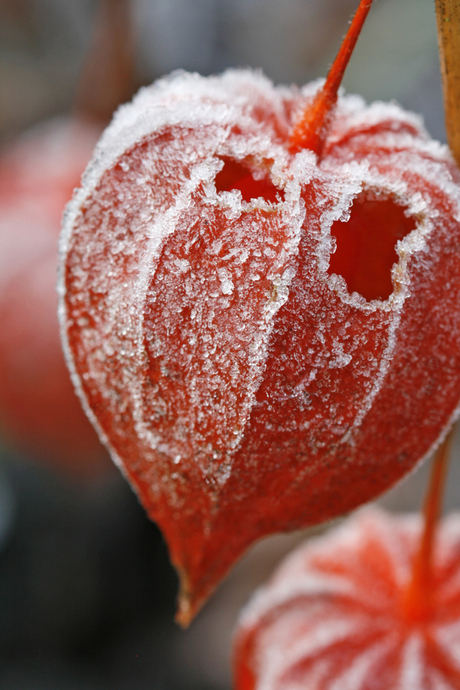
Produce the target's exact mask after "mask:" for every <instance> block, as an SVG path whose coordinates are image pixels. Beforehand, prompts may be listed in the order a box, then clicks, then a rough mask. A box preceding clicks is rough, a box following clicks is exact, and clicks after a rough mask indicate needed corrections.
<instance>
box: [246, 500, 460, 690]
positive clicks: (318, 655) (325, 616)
mask: <svg viewBox="0 0 460 690" xmlns="http://www.w3.org/2000/svg"><path fill="white" fill-rule="evenodd" d="M420 533H421V518H420V516H404V517H394V516H389V515H385V514H384V513H383V512H381V511H378V510H375V509H365V510H362V511H360V513H358V514H357V515H355V516H354V517H353V518H352V519H350V520H348V521H347V522H346V523H344V524H343V525H342V526H340V527H339V528H338V529H335V530H331V531H330V532H329V534H327V535H326V536H323V537H318V538H314V539H312V540H310V542H307V544H305V545H303V546H301V547H300V548H298V549H297V550H296V551H295V552H294V553H293V554H291V555H290V556H289V557H288V558H287V559H286V560H285V561H284V563H283V564H282V565H281V566H280V568H279V569H278V571H277V572H276V573H275V575H274V576H273V578H272V580H271V581H269V582H268V584H267V585H266V586H265V587H263V588H262V589H260V590H259V591H258V592H257V593H256V595H255V596H254V597H253V599H252V601H251V602H250V603H249V605H248V606H247V607H246V609H245V610H244V611H243V613H242V614H241V616H240V620H239V627H238V630H237V635H236V643H237V647H238V646H239V645H240V644H242V643H243V644H244V643H245V641H246V640H248V639H249V640H251V641H252V642H251V645H250V647H249V648H250V649H251V652H250V654H251V657H250V658H249V659H248V658H245V662H246V663H249V665H250V666H252V668H253V669H254V672H255V676H256V685H255V687H256V690H281V689H283V690H301V688H306V687H308V688H309V690H317V688H320V687H323V683H324V681H325V678H326V677H327V679H328V680H327V688H331V690H360V688H368V687H376V688H378V689H379V690H380V688H382V689H383V688H388V687H391V688H395V690H396V689H397V690H424V689H425V688H426V687H428V686H427V685H426V682H427V678H428V679H430V684H429V687H430V688H432V689H433V690H455V688H456V687H457V684H458V677H459V676H460V626H459V624H458V616H457V611H458V596H459V591H460V582H459V581H458V574H459V573H460V561H459V553H460V551H459V547H460V514H454V515H451V516H449V517H448V518H447V519H446V520H445V521H444V522H443V523H442V524H441V525H440V527H439V532H438V539H437V542H436V550H435V556H434V558H435V560H434V564H435V565H434V567H435V572H437V573H438V575H437V577H438V579H437V580H436V581H437V582H438V590H437V591H436V592H435V596H436V601H438V602H439V603H438V605H437V607H436V609H435V610H434V611H433V615H432V616H431V617H429V618H428V619H427V620H426V621H424V622H422V623H420V624H417V623H414V624H413V626H412V627H411V628H408V627H407V624H406V622H405V621H404V616H403V613H402V611H401V608H400V607H401V602H402V601H403V596H404V591H405V588H406V587H407V586H408V585H409V583H410V581H411V575H412V565H413V558H414V556H415V554H416V553H417V550H418V547H419V539H420ZM334 571H339V572H340V576H332V577H331V572H334ZM442 573H448V576H447V581H446V580H445V578H446V576H445V575H444V578H443V577H442V576H441V577H440V575H441V574H442ZM452 576H454V577H455V578H456V579H457V587H456V588H454V587H449V585H448V582H449V581H451V579H452ZM321 578H324V587H321ZM334 580H335V584H336V588H335V590H334ZM307 582H311V585H312V586H311V587H308V586H307V587H305V586H304V584H302V583H307ZM347 584H348V589H347ZM289 591H291V592H292V594H291V596H290V595H289ZM302 591H303V594H302ZM453 619H454V620H453ZM341 642H342V644H340V643H341ZM433 645H434V650H433ZM436 645H439V650H436ZM430 646H431V649H432V650H433V651H432V653H431V655H430V654H427V650H428V649H429V648H430ZM246 649H248V647H246ZM438 656H441V658H446V659H447V660H448V663H449V665H450V666H451V668H452V669H453V672H454V673H457V674H458V675H457V676H456V679H455V682H453V683H452V682H451V681H450V680H449V675H448V673H447V674H446V671H445V670H444V668H443V666H442V665H441V666H440V667H438V666H436V665H435V664H436V662H434V663H433V661H432V659H433V658H434V659H436V658H437V657H438ZM344 662H345V663H344Z"/></svg>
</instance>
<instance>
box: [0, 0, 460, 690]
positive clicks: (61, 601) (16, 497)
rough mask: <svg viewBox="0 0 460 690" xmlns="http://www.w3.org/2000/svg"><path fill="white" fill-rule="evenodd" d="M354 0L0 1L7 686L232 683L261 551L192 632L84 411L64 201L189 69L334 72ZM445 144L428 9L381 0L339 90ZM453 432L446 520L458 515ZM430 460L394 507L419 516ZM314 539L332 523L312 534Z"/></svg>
mask: <svg viewBox="0 0 460 690" xmlns="http://www.w3.org/2000/svg"><path fill="white" fill-rule="evenodd" d="M356 5H357V0H283V2H279V0H132V1H131V2H128V0H126V1H124V0H102V2H97V1H96V0H0V146H1V150H0V324H1V326H0V690H19V689H21V690H38V689H40V690H42V689H43V690H55V689H56V690H73V689H79V690H109V688H110V690H125V689H126V690H128V688H129V690H144V689H147V688H148V689H149V690H153V689H156V688H158V689H161V690H163V689H164V690H169V689H171V690H173V689H174V690H175V689H177V690H199V689H200V690H228V689H229V688H230V684H231V681H230V666H229V652H230V640H231V633H232V629H233V627H234V624H235V620H236V618H237V615H238V611H239V610H240V608H241V606H242V605H243V604H244V602H245V601H246V600H247V598H248V597H249V595H250V594H251V593H252V592H253V590H254V589H255V587H256V586H257V585H258V584H259V583H261V582H262V581H263V580H265V579H266V578H267V577H268V575H269V574H270V572H271V570H272V569H273V567H274V565H275V564H276V563H277V561H278V560H279V559H280V558H281V557H282V555H283V554H284V553H286V552H287V551H288V550H290V549H291V548H292V547H293V546H294V545H295V544H296V543H298V542H299V541H300V540H301V539H303V538H305V536H307V533H303V534H299V533H296V534H293V535H284V536H276V537H273V538H271V539H268V540H265V541H264V542H261V543H260V544H258V545H256V547H254V549H253V550H252V551H251V552H250V553H249V554H248V555H247V556H246V557H245V558H244V559H243V560H242V561H241V562H240V563H239V564H238V565H237V566H236V568H235V569H234V571H233V572H232V574H231V575H230V576H229V577H228V579H227V580H226V582H225V583H224V584H223V585H222V586H221V588H220V589H219V590H218V592H217V593H216V595H215V596H214V597H213V599H212V600H211V601H210V602H209V603H208V605H207V606H206V607H205V609H204V610H203V611H202V613H201V614H200V615H199V616H198V618H197V620H196V621H195V622H194V623H193V624H192V626H191V627H190V629H189V630H187V631H186V632H183V631H180V630H179V629H178V628H177V627H176V626H175V624H174V623H173V620H172V618H173V613H174V606H175V596H176V588H177V580H176V576H175V574H174V572H173V570H172V568H171V566H170V565H169V562H168V558H167V552H166V548H165V546H164V543H163V541H162V538H161V535H160V534H159V532H158V530H157V529H156V527H155V525H153V524H152V523H150V522H149V521H148V520H147V519H146V518H145V516H144V514H143V511H142V509H141V508H140V507H139V505H138V503H137V500H136V498H135V496H134V494H133V493H132V492H131V490H130V488H129V487H128V485H127V484H126V482H125V481H124V480H123V479H122V477H121V475H120V474H119V473H118V471H117V470H116V469H115V468H114V467H113V466H112V464H111V462H110V460H109V459H108V458H107V455H106V454H105V451H104V450H103V449H102V447H101V446H100V444H99V441H98V440H97V438H96V436H95V434H94V432H93V431H92V429H91V428H90V426H89V424H88V423H87V422H86V419H85V417H84V416H83V413H82V412H81V410H80V409H79V403H78V401H77V400H76V398H75V397H74V394H73V390H72V387H71V384H70V383H69V380H68V376H67V372H66V369H65V365H64V363H63V359H62V355H61V354H60V346H59V337H58V326H57V319H56V316H55V313H56V296H55V290H54V284H55V278H56V247H57V239H58V234H59V226H60V217H61V215H62V210H63V207H64V205H65V203H66V201H67V200H68V198H69V197H70V195H71V191H72V189H73V188H74V187H75V186H76V185H78V181H79V178H80V175H81V172H82V171H83V169H84V167H85V165H86V162H87V160H88V159H89V157H90V155H91V150H92V147H93V145H94V143H95V141H96V140H97V137H98V135H99V133H100V131H101V129H102V128H103V126H104V125H105V124H106V123H107V122H108V120H109V119H110V114H111V112H112V111H113V110H114V109H115V108H116V106H117V105H118V103H120V102H123V101H125V100H127V99H129V98H130V97H131V95H132V94H133V93H134V92H135V91H136V90H137V88H138V87H139V86H141V85H142V84H147V83H150V82H151V81H152V80H154V79H156V78H157V77H159V76H161V75H163V74H165V73H168V72H170V71H171V70H174V69H178V68H183V69H186V70H196V71H199V72H201V73H203V74H211V73H215V72H220V71H222V70H224V69H226V68H227V67H230V66H252V67H257V68H261V69H262V70H263V71H264V72H265V73H266V74H267V75H268V76H269V77H270V78H272V79H273V80H274V81H275V82H283V83H292V82H296V83H298V84H302V83H305V82H307V81H308V80H310V79H313V78H316V77H318V76H324V75H325V73H326V71H327V68H328V66H329V65H330V63H331V61H332V59H333V57H334V55H335V53H336V51H337V49H338V46H339V44H340V40H341V38H342V36H343V35H344V33H345V30H346V27H347V22H348V20H349V18H350V16H351V14H352V13H353V11H354V9H355V8H356ZM344 85H345V88H346V89H347V90H348V91H349V92H358V93H361V94H362V95H363V96H364V97H365V98H366V99H367V100H375V99H382V100H391V99H395V100H397V101H399V102H400V103H401V104H402V105H403V106H404V107H406V108H408V109H411V110H415V111H417V112H420V113H422V115H423V117H424V120H425V124H426V127H427V129H428V130H429V132H430V133H431V134H432V135H433V136H434V137H435V138H437V139H440V140H441V141H445V131H444V123H443V110H442V96H441V84H440V76H439V66H438V57H437V39H436V22H435V13H434V3H433V0H417V3H414V2H413V0H375V4H374V7H373V9H372V11H371V13H370V15H369V18H368V21H367V24H366V26H365V29H364V32H363V35H362V37H361V39H360V41H359V43H358V46H357V48H356V51H355V54H354V56H353V59H352V62H351V64H350V66H349V69H348V71H347V74H346V77H345V84H344ZM459 453H460V448H459V440H458V437H457V440H456V443H455V444H454V454H453V455H454V458H453V462H452V467H451V481H449V483H448V490H447V496H446V508H447V509H454V508H456V507H457V506H458V504H459V502H460V490H459V489H458V487H460V482H459V479H460V468H459V462H458V456H459ZM427 473H428V465H425V466H424V467H422V468H421V469H419V470H418V471H417V472H415V473H414V474H413V475H412V476H411V477H409V478H408V479H406V480H405V481H404V482H403V483H402V484H401V485H400V486H398V487H397V488H396V489H394V490H393V491H391V492H390V493H389V494H388V495H387V496H385V497H384V498H383V499H382V501H381V502H382V503H383V504H384V505H386V506H387V507H389V508H391V509H393V510H414V509H416V508H417V507H418V505H419V503H420V501H421V497H422V495H423V491H424V486H425V483H426V477H427ZM317 531H318V530H317Z"/></svg>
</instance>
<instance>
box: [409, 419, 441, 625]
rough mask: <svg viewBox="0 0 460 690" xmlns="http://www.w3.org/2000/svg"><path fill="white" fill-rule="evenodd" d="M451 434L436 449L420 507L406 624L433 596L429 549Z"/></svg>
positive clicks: (418, 616) (418, 615)
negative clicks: (420, 524)
mask: <svg viewBox="0 0 460 690" xmlns="http://www.w3.org/2000/svg"><path fill="white" fill-rule="evenodd" d="M451 438H452V431H451V432H449V434H448V435H447V437H446V439H445V440H444V441H443V443H442V444H441V445H440V446H439V448H438V450H437V451H436V455H435V458H434V460H433V467H432V470H431V477H430V483H429V485H428V491H427V495H426V498H425V504H424V508H423V516H424V525H423V531H422V536H421V540H420V546H419V549H418V553H417V554H416V557H415V559H414V565H413V569H412V578H411V581H410V583H409V587H408V589H407V592H406V598H405V602H404V604H405V613H406V619H407V621H408V622H409V623H411V622H412V623H413V622H416V621H419V620H420V619H421V618H423V617H424V616H425V614H426V613H427V611H428V610H429V607H430V606H431V600H432V593H433V550H434V546H435V542H436V529H437V523H438V518H439V515H440V512H441V506H442V497H443V492H444V485H445V479H446V474H447V466H448V462H449V454H450V443H451Z"/></svg>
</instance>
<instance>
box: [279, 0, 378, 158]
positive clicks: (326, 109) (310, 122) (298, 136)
mask: <svg viewBox="0 0 460 690" xmlns="http://www.w3.org/2000/svg"><path fill="white" fill-rule="evenodd" d="M371 5H372V0H361V2H360V3H359V7H358V9H357V10H356V14H355V16H354V17H353V20H352V22H351V25H350V28H349V29H348V32H347V35H346V36H345V38H344V40H343V43H342V45H341V47H340V50H339V52H338V53H337V57H336V58H335V60H334V62H333V64H332V67H331V69H330V70H329V73H328V75H327V78H326V81H325V83H324V86H323V88H322V89H320V91H319V92H318V93H317V94H316V96H315V98H314V100H313V102H312V103H310V104H309V106H308V107H307V108H306V110H305V111H304V113H303V115H302V118H301V119H300V120H299V122H297V124H296V125H295V127H294V130H293V132H292V134H291V137H290V142H289V147H290V149H291V151H292V152H293V153H295V152H297V151H300V150H301V149H310V150H311V151H314V152H315V153H316V154H317V155H318V156H321V153H322V150H323V147H324V142H325V140H326V137H327V134H328V131H329V126H330V123H331V120H332V116H333V114H334V110H335V105H336V102H337V95H338V90H339V87H340V84H341V83H342V79H343V75H344V73H345V70H346V68H347V65H348V62H349V61H350V58H351V55H352V53H353V49H354V47H355V45H356V41H357V40H358V37H359V34H360V32H361V29H362V27H363V24H364V21H365V19H366V17H367V14H368V12H369V10H370V8H371Z"/></svg>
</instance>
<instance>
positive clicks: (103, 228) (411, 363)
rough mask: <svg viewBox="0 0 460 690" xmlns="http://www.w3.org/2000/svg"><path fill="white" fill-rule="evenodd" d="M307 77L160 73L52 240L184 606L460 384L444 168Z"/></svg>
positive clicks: (340, 499)
mask: <svg viewBox="0 0 460 690" xmlns="http://www.w3.org/2000/svg"><path fill="white" fill-rule="evenodd" d="M369 7H370V3H369V1H368V0H362V2H361V3H360V6H359V9H358V12H357V14H356V16H355V18H354V20H353V22H352V25H351V27H350V29H349V32H348V34H347V37H346V38H345V41H344V44H343V46H342V48H341V50H340V52H339V54H338V56H337V59H336V61H335V62H334V64H333V66H332V68H331V70H330V72H329V75H328V77H327V79H326V81H325V82H324V83H320V82H315V83H313V84H309V85H307V86H306V87H304V88H303V89H301V90H298V89H296V88H286V87H274V86H273V85H272V84H271V82H270V81H269V80H268V79H266V78H265V77H263V76H262V75H261V74H260V73H254V72H251V71H249V70H230V71H228V72H226V73H224V74H223V75H222V76H219V77H209V78H203V77H200V76H198V75H196V74H186V73H183V72H180V73H175V74H173V75H172V76H171V77H169V78H165V79H162V80H160V81H158V82H157V83H155V84H154V85H152V86H151V87H149V88H147V89H143V90H142V91H141V92H140V93H139V95H138V96H137V97H136V98H135V99H134V101H133V103H132V104H130V105H127V106H125V107H124V108H122V109H121V110H120V111H119V112H118V113H117V115H116V116H115V118H114V120H113V122H112V124H111V125H110V126H109V128H108V129H107V130H106V132H105V133H104V135H103V137H102V139H101V141H100V143H99V145H98V147H97V148H96V152H95V155H94V158H93V161H92V163H91V164H90V166H89V167H88V169H87V171H86V174H85V177H84V181H83V186H82V188H81V189H80V190H79V191H78V192H77V193H76V194H75V196H74V198H73V200H72V202H71V203H70V205H69V207H68V209H67V213H66V218H65V223H64V231H63V235H62V240H61V257H62V264H61V279H60V294H61V305H60V315H61V323H62V332H63V338H64V346H65V350H66V354H67V359H68V363H69V366H70V369H71V372H72V376H73V380H74V382H75V384H76V386H77V389H78V391H79V394H80V396H81V399H82V401H83V404H84V406H85V409H86V410H87V412H88V414H89V415H90V418H91V419H92V421H93V422H94V423H95V425H96V427H97V429H98V431H99V433H100V436H101V438H102V439H103V440H104V442H105V443H106V445H107V447H108V448H109V449H110V451H111V453H112V456H113V458H114V460H115V462H117V464H118V465H119V466H120V467H121V468H122V470H123V472H124V473H125V475H126V476H127V478H128V479H129V481H130V482H131V484H132V486H133V487H134V488H135V490H136V491H137V493H138V495H139V497H140V500H141V502H142V503H143V505H144V507H145V509H146V510H147V512H148V513H149V515H150V517H151V518H152V519H153V520H155V521H156V522H157V523H158V525H159V526H160V528H161V529H162V531H163V533H164V535H165V537H166V540H167V542H168V545H169V549H170V554H171V559H172V561H173V563H174V565H175V566H176V568H177V570H178V572H179V574H180V578H181V594H180V600H179V613H178V619H179V621H180V622H181V623H182V624H187V623H188V622H189V621H190V619H191V618H192V617H193V615H194V614H195V613H196V611H197V610H198V608H199V607H200V605H201V604H202V603H203V601H204V600H205V599H206V597H207V596H209V594H210V593H211V591H212V590H213V589H214V587H215V586H216V584H217V583H218V582H219V581H220V580H221V578H222V577H223V576H224V575H225V574H226V572H227V571H228V569H229V568H230V567H231V565H232V564H233V563H234V561H235V560H236V559H237V558H238V557H239V556H240V555H241V554H242V553H243V552H244V550H245V549H246V548H247V547H248V546H249V545H250V544H252V543H253V542H254V541H255V540H256V539H258V538H259V537H262V536H265V535H267V534H270V533H272V532H278V531H282V530H292V529H296V528H298V527H302V526H306V525H312V524H315V523H319V522H321V521H324V520H327V519H329V518H331V517H333V516H335V515H338V514H340V513H343V512H344V511H347V510H350V509H352V508H354V507H356V506H357V505H359V504H361V503H363V502H365V501H367V500H369V499H370V498H372V497H374V496H376V495H378V494H379V493H381V492H382V491H384V490H385V489H387V488H388V487H389V486H391V485H392V484H393V483H394V482H395V481H397V480H398V479H399V478H400V477H402V476H403V475H404V474H405V473H407V472H408V471H409V470H410V469H411V468H413V466H414V465H415V464H416V463H417V462H418V461H419V460H420V459H421V458H423V457H424V456H425V455H426V454H427V453H429V452H430V449H432V448H433V446H434V444H436V443H437V442H438V439H439V438H440V436H441V435H442V434H443V433H445V430H446V428H447V427H448V426H449V425H450V424H451V421H452V419H453V417H454V416H455V415H456V414H457V412H456V410H457V406H458V403H459V399H460V351H459V348H458V342H459V336H460V275H459V272H458V251H457V247H458V246H459V242H460V225H459V218H460V206H459V202H460V194H459V188H458V182H459V180H460V175H459V172H458V170H457V168H456V166H455V164H454V162H453V160H452V159H451V157H450V155H449V152H448V151H447V149H446V148H445V147H443V146H441V145H439V144H438V143H436V142H434V141H432V140H430V138H429V137H428V135H427V134H426V132H425V131H424V129H423V127H422V125H421V121H420V119H419V118H418V117H416V116H414V115H412V114H409V113H405V112H403V111H402V110H401V109H400V108H399V107H397V106H396V105H394V104H388V105H385V104H382V103H379V104H373V105H371V106H366V105H365V104H364V103H363V101H362V100H361V99H360V98H359V97H356V96H339V97H338V96H337V90H338V88H339V84H340V80H341V78H342V75H343V72H344V70H345V67H346V64H347V62H348V59H349V57H350V55H351V52H352V49H353V46H354V44H355V42H356V39H357V37H358V34H359V31H360V29H361V26H362V24H363V22H364V19H365V16H366V14H367V12H368V11H369Z"/></svg>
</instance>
